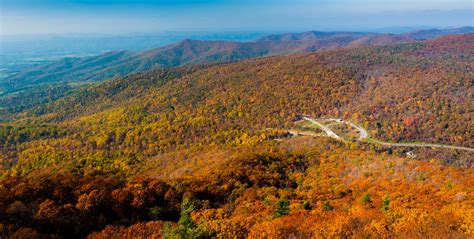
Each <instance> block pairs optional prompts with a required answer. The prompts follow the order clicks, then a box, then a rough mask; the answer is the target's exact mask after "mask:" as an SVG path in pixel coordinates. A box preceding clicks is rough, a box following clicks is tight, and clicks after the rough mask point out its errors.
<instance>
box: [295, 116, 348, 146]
mask: <svg viewBox="0 0 474 239" xmlns="http://www.w3.org/2000/svg"><path fill="white" fill-rule="evenodd" d="M303 119H304V120H307V121H309V122H310V123H312V124H315V125H317V126H318V127H319V128H321V130H323V131H324V132H325V133H326V134H327V136H329V137H331V138H335V139H338V140H344V139H342V138H341V137H339V135H337V134H336V133H334V132H333V131H332V130H331V129H330V128H328V127H327V126H326V125H323V124H321V123H319V122H318V121H316V120H314V119H311V118H309V117H303Z"/></svg>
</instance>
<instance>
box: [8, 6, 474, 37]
mask: <svg viewBox="0 0 474 239" xmlns="http://www.w3.org/2000/svg"><path fill="white" fill-rule="evenodd" d="M473 4H474V1H472V0H154V1H153V0H0V7H1V9H0V34H1V35H18V34H20V35H21V34H71V33H82V34H86V33H87V34H88V33H90V34H132V33H158V32H164V31H216V32H219V31H221V32H222V31H304V30H375V29H383V28H389V27H423V26H426V27H459V26H472V25H474V13H473V11H474V9H473Z"/></svg>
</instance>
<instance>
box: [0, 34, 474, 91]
mask: <svg viewBox="0 0 474 239" xmlns="http://www.w3.org/2000/svg"><path fill="white" fill-rule="evenodd" d="M471 32H474V27H463V28H455V29H444V30H439V29H430V30H422V31H416V32H411V33H404V34H375V33H357V32H317V31H311V32H304V33H297V34H280V35H270V36H264V37H262V38H260V39H258V40H256V41H251V42H230V41H198V40H190V39H187V40H183V41H181V42H178V43H176V44H171V45H168V46H165V47H161V48H156V49H151V50H145V51H140V52H131V51H113V52H108V53H105V54H101V55H98V56H93V57H84V58H64V59H62V60H59V61H55V62H53V63H50V64H47V65H42V66H38V67H34V68H33V69H28V70H25V71H22V72H19V73H17V74H15V75H12V76H9V77H7V78H6V79H4V80H2V82H0V90H2V91H4V92H6V93H8V92H12V91H17V90H19V89H22V88H24V87H31V86H38V85H44V84H50V83H58V82H90V81H99V80H104V79H107V78H110V77H115V76H124V75H127V74H129V73H133V72H140V71H145V70H150V69H152V68H154V67H176V66H181V65H186V64H200V63H209V62H217V61H219V62H222V61H237V60H242V59H248V58H255V57H262V56H274V55H286V54H294V53H305V52H316V51H323V50H334V49H339V48H356V47H361V46H382V45H390V44H400V43H409V42H415V41H422V40H426V39H433V38H436V37H439V36H443V35H448V34H463V33H471Z"/></svg>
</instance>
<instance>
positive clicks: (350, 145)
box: [0, 33, 474, 238]
mask: <svg viewBox="0 0 474 239" xmlns="http://www.w3.org/2000/svg"><path fill="white" fill-rule="evenodd" d="M473 83H474V34H472V33H471V34H460V35H447V36H441V37H439V38H435V39H430V40H423V41H413V42H406V43H398V42H395V43H394V44H385V45H384V44H377V45H361V46H357V47H343V48H337V49H336V48H334V49H325V50H324V51H318V52H309V53H308V52H299V53H298V54H283V55H268V56H262V57H254V58H252V57H250V59H242V60H238V61H222V60H217V61H210V60H209V61H205V62H199V63H198V64H182V65H177V66H173V67H155V68H153V69H151V70H147V71H141V72H136V73H131V74H128V75H125V76H117V77H112V78H108V79H106V80H103V81H94V82H88V83H87V84H83V85H80V87H78V86H75V85H71V84H69V83H64V84H62V83H54V84H49V85H42V86H38V87H36V88H34V89H29V90H24V92H21V93H18V94H9V95H5V96H1V97H0V106H1V107H0V238H472V237H473V236H474V190H473V189H474V177H473V175H474V171H473V167H474V152H473V150H472V149H473V148H474V113H473V110H474V105H473V102H474V101H473V97H474V88H473ZM305 117H307V118H311V119H315V120H319V119H330V118H334V119H342V120H345V121H347V122H352V123H353V125H356V126H360V128H363V130H364V131H365V130H366V131H367V134H368V136H367V137H366V138H364V137H363V136H360V137H359V133H360V134H361V135H362V130H360V131H361V132H357V131H355V130H354V127H352V129H351V131H347V130H346V128H343V127H342V126H341V125H342V124H335V123H331V122H330V121H323V120H319V121H318V122H320V123H321V124H322V123H324V122H327V123H325V124H324V125H322V126H321V125H318V124H319V123H318V124H311V123H310V122H309V121H304V118H305ZM298 122H299V123H298ZM356 129H357V128H356ZM295 131H298V132H303V133H294V132H295ZM328 131H330V132H334V134H337V135H338V137H339V136H340V138H338V137H328V136H331V134H328ZM381 142H382V143H381ZM385 142H386V143H385ZM397 143H399V144H400V145H397ZM402 143H404V144H405V145H403V144H402ZM426 144H436V145H439V146H440V147H431V146H426ZM395 146H399V147H395ZM446 146H452V147H458V148H459V149H457V148H449V147H446ZM464 149H466V150H464Z"/></svg>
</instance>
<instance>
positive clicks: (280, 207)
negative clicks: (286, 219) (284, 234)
mask: <svg viewBox="0 0 474 239" xmlns="http://www.w3.org/2000/svg"><path fill="white" fill-rule="evenodd" d="M288 213H290V202H289V201H288V199H286V198H281V199H280V200H279V201H278V202H277V208H276V210H275V213H274V215H275V217H282V216H285V215H287V214H288Z"/></svg>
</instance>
